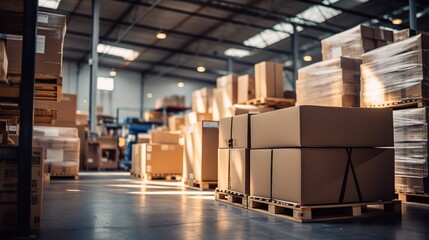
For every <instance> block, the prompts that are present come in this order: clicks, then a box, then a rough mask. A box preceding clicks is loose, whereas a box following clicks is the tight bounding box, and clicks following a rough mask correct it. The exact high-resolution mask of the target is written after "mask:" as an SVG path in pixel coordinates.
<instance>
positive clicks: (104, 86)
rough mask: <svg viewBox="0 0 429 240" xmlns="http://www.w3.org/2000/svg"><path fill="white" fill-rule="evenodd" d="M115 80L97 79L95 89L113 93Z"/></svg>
mask: <svg viewBox="0 0 429 240" xmlns="http://www.w3.org/2000/svg"><path fill="white" fill-rule="evenodd" d="M114 85H115V80H114V79H113V78H107V77H98V78H97V89H98V90H105V91H113V88H114Z"/></svg>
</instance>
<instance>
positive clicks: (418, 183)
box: [395, 176, 429, 194]
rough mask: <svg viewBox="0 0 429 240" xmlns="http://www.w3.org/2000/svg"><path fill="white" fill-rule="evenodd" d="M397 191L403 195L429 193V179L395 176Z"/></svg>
mask: <svg viewBox="0 0 429 240" xmlns="http://www.w3.org/2000/svg"><path fill="white" fill-rule="evenodd" d="M395 191H396V192H401V193H420V194H422V193H429V178H427V177H425V178H419V177H415V178H414V177H402V176H395Z"/></svg>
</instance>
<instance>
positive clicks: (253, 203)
mask: <svg viewBox="0 0 429 240" xmlns="http://www.w3.org/2000/svg"><path fill="white" fill-rule="evenodd" d="M248 202H249V203H248V208H249V209H250V210H253V211H256V212H261V213H264V214H269V215H272V216H276V217H282V218H286V219H289V220H293V221H296V222H302V223H304V222H317V221H331V220H340V219H351V218H357V217H369V216H376V215H390V214H396V213H400V212H401V201H398V200H392V201H377V202H364V203H350V204H332V205H318V206H300V205H298V204H290V203H282V202H279V201H273V200H263V199H259V198H256V197H253V196H250V197H249V198H248Z"/></svg>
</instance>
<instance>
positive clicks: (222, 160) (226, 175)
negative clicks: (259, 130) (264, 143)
mask: <svg viewBox="0 0 429 240" xmlns="http://www.w3.org/2000/svg"><path fill="white" fill-rule="evenodd" d="M249 159H250V150H249V149H246V148H237V149H218V188H219V189H224V190H231V191H235V192H240V193H244V194H249V192H250V161H249Z"/></svg>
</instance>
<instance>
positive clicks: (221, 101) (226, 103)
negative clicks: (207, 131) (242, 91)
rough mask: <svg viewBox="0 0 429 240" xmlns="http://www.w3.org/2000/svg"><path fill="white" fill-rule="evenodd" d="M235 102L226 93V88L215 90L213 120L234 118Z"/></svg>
mask: <svg viewBox="0 0 429 240" xmlns="http://www.w3.org/2000/svg"><path fill="white" fill-rule="evenodd" d="M233 106H234V101H231V98H230V96H229V94H228V92H227V91H226V88H215V89H214V91H213V120H216V121H218V120H219V119H221V118H223V117H230V116H233V115H234V114H233Z"/></svg>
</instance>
